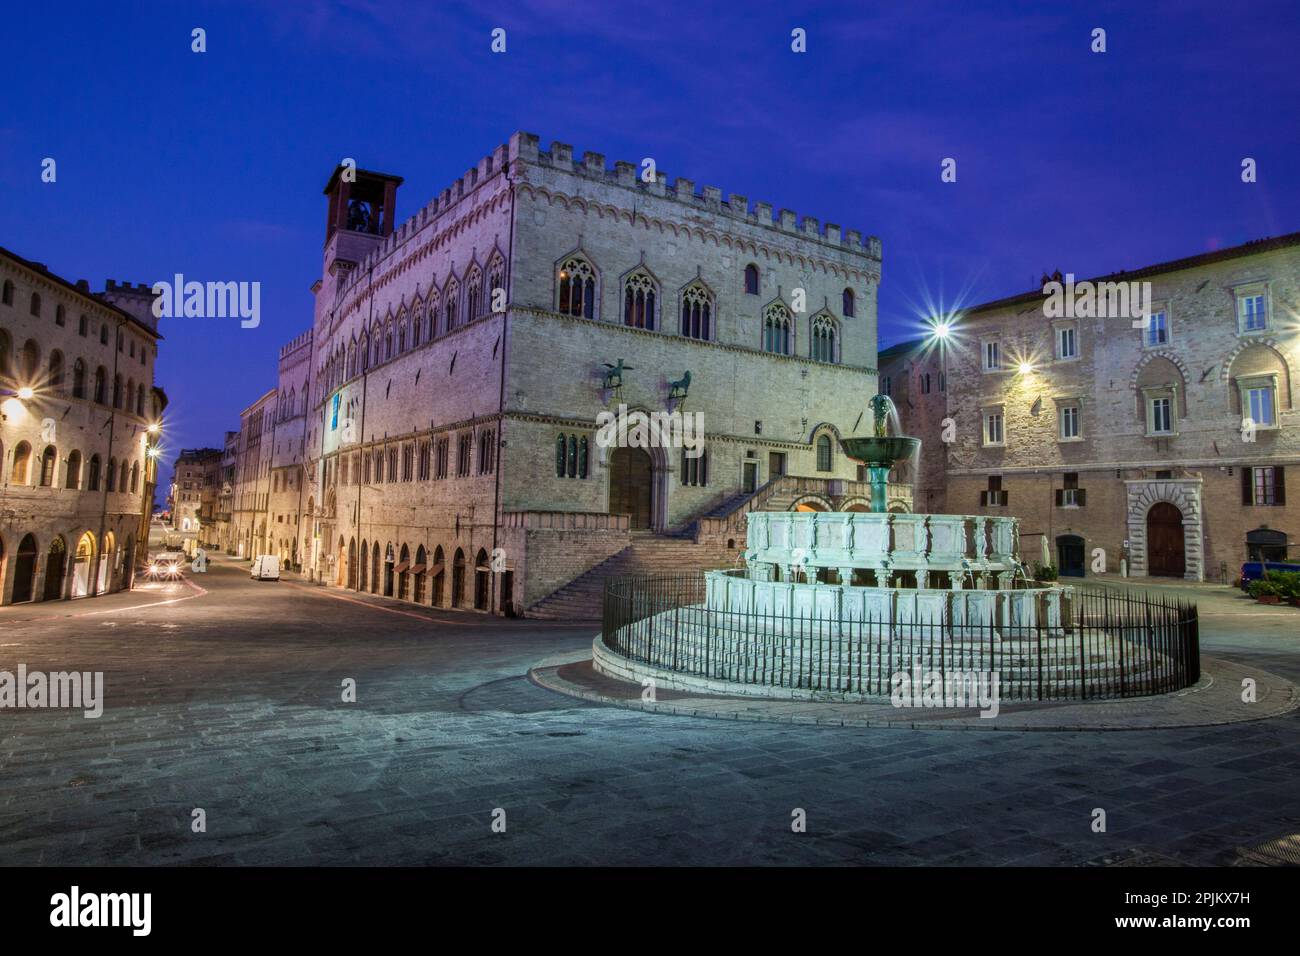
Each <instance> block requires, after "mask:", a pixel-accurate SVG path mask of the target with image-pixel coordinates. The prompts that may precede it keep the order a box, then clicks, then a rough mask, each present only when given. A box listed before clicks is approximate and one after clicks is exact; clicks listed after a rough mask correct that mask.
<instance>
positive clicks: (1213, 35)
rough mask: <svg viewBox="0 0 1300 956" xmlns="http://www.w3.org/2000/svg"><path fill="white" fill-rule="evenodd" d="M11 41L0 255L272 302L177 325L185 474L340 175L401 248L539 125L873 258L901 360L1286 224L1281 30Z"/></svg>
mask: <svg viewBox="0 0 1300 956" xmlns="http://www.w3.org/2000/svg"><path fill="white" fill-rule="evenodd" d="M196 27H200V28H202V29H203V30H205V31H206V42H207V51H206V52H204V53H195V52H193V51H192V50H191V43H192V40H191V31H192V30H193V29H194V28H196ZM497 28H500V29H504V30H505V31H506V33H505V38H506V52H505V53H500V54H494V53H493V52H492V51H491V48H490V47H491V40H492V31H493V30H494V29H497ZM796 28H798V29H802V30H804V31H806V38H807V41H806V48H807V51H806V52H804V53H795V52H793V51H792V49H791V44H792V38H791V32H792V31H793V30H795V29H796ZM1098 28H1100V29H1103V30H1105V45H1106V50H1105V52H1104V53H1098V52H1093V50H1092V46H1093V45H1094V39H1093V31H1094V30H1095V29H1098ZM5 34H6V36H7V37H8V38H9V42H7V43H6V45H5V55H4V57H3V58H2V59H0V79H3V83H4V86H3V89H4V90H5V93H6V95H5V97H4V104H3V108H2V109H0V199H2V200H3V201H0V245H3V246H5V247H7V248H9V249H12V250H14V251H15V252H17V253H18V254H20V255H22V256H24V257H26V258H28V259H33V260H36V261H38V262H42V263H45V264H46V265H47V266H48V267H49V268H50V269H51V270H53V271H54V272H55V273H57V274H59V275H61V276H63V277H64V278H67V279H70V280H75V279H78V278H86V279H89V280H90V282H91V285H92V288H95V289H102V288H103V286H104V282H105V280H106V279H108V278H113V279H117V280H128V281H131V282H147V283H153V282H155V281H158V280H160V279H165V278H170V277H171V276H172V275H173V274H174V273H177V272H180V273H183V274H184V275H185V276H186V277H187V278H191V279H198V280H200V281H208V280H213V281H257V282H260V283H261V313H262V319H261V324H260V325H259V326H258V327H257V328H241V327H240V323H239V322H238V320H236V319H164V320H163V321H162V327H161V331H162V333H163V335H164V341H163V342H162V343H161V346H160V354H159V361H158V370H157V384H159V385H161V386H162V387H163V388H164V389H165V390H166V392H167V394H168V396H169V398H170V401H171V404H170V406H169V408H168V413H167V435H166V440H165V449H166V450H167V451H168V452H171V453H174V452H175V451H176V450H178V449H180V448H182V447H198V446H213V447H220V446H221V444H222V442H223V436H224V433H225V431H226V430H228V429H236V428H238V426H239V412H240V410H241V409H242V408H244V407H246V406H247V405H248V404H249V403H251V402H252V401H253V400H254V399H256V398H257V397H258V396H259V395H261V394H262V393H263V392H265V391H266V390H267V389H268V388H271V387H273V386H274V384H275V375H276V360H277V355H278V350H279V347H280V345H282V344H283V343H285V342H287V341H288V340H289V339H291V338H293V337H294V336H296V335H297V334H299V333H300V332H302V331H304V330H306V329H307V328H308V327H309V326H310V323H311V316H312V297H311V292H310V287H311V284H312V283H313V282H314V281H315V279H316V278H317V277H318V276H319V275H320V270H321V252H322V244H323V241H324V226H325V212H326V210H325V198H324V197H323V196H322V194H321V191H322V189H323V188H324V185H325V182H326V180H327V179H328V177H329V175H330V173H331V171H332V170H333V168H334V166H335V164H336V163H337V162H339V161H340V160H341V159H342V158H343V157H354V158H355V159H356V160H357V162H358V164H359V165H360V166H361V167H363V168H369V169H379V170H383V171H385V172H392V173H396V174H398V175H401V176H404V177H405V180H406V182H405V184H404V185H403V186H402V187H401V189H400V190H399V192H398V200H397V213H398V221H399V222H401V221H404V220H405V219H406V218H407V217H408V216H409V215H411V214H412V213H413V212H415V211H417V210H418V209H419V208H420V207H421V206H423V205H424V204H425V203H427V202H428V201H429V200H430V199H431V198H433V197H434V196H435V195H436V194H438V193H439V192H441V191H442V190H443V189H444V188H446V187H447V186H448V185H449V184H450V183H452V182H453V181H454V180H455V179H456V178H458V177H459V176H461V175H462V174H463V173H464V172H465V170H466V169H468V168H469V167H470V166H472V165H474V164H475V163H476V162H477V161H478V159H479V158H480V157H482V156H484V155H486V154H487V153H489V152H490V151H491V150H492V149H493V148H494V147H495V146H496V145H498V144H500V143H503V142H505V141H506V140H507V139H508V138H509V136H510V134H511V133H512V132H513V131H515V130H521V129H522V130H527V131H529V132H533V133H537V134H538V135H539V136H540V137H541V143H542V148H544V149H545V148H546V147H547V145H548V144H549V143H550V142H551V141H552V140H558V141H560V142H565V143H569V144H571V145H572V146H573V147H574V151H575V155H581V153H582V152H583V151H585V150H591V151H594V152H598V153H603V154H605V156H606V158H607V161H608V162H609V163H610V164H611V165H612V163H613V162H614V161H615V160H626V161H629V162H634V163H638V164H639V163H640V162H641V160H642V159H643V158H645V157H653V158H654V160H655V163H656V166H657V168H658V170H659V171H660V172H663V173H666V174H667V175H668V176H669V177H670V179H671V178H673V177H676V176H678V175H680V176H683V177H685V178H688V179H692V180H694V181H695V182H696V183H697V184H700V185H703V184H709V185H714V186H718V187H720V188H721V189H722V191H723V193H724V194H726V193H728V192H736V193H740V194H742V195H745V196H748V197H749V199H750V201H751V202H754V201H758V200H762V201H765V202H770V203H771V204H772V205H773V207H774V208H783V207H784V208H788V209H793V210H796V211H797V212H799V213H800V214H806V215H811V216H815V217H817V218H818V219H819V220H821V221H822V222H823V223H824V222H835V223H839V224H840V225H841V226H843V227H844V228H845V229H859V230H861V232H862V233H863V235H876V236H879V237H880V239H881V241H882V244H883V257H884V261H883V268H882V281H881V289H880V297H879V325H880V346H881V347H882V348H883V347H885V346H888V345H890V344H893V343H895V342H898V341H901V340H903V339H904V338H907V337H910V336H912V335H914V334H916V332H917V331H918V329H919V322H920V320H921V319H922V317H923V316H924V315H926V314H927V312H928V311H929V310H930V309H933V308H936V307H939V308H944V309H949V308H952V307H954V306H960V305H972V304H975V303H978V302H983V301H987V300H990V299H994V298H998V297H1001V296H1004V295H1010V294H1014V293H1018V292H1024V291H1028V290H1029V289H1030V288H1033V287H1034V286H1035V285H1036V283H1037V279H1038V277H1039V276H1040V275H1041V274H1042V273H1043V272H1052V271H1055V270H1057V269H1059V270H1061V271H1062V272H1074V273H1075V274H1076V275H1078V276H1080V277H1084V276H1088V275H1098V274H1103V273H1107V272H1112V271H1115V270H1119V269H1130V268H1136V267H1139V266H1142V265H1147V264H1151V263H1155V262H1161V261H1165V260H1168V259H1173V258H1179V257H1181V256H1185V255H1193V254H1196V253H1199V252H1204V251H1208V250H1212V249H1216V248H1221V247H1223V246H1229V245H1235V244H1237V243H1240V242H1244V241H1247V240H1250V239H1256V238H1262V237H1264V236H1274V235H1279V234H1282V233H1287V232H1294V231H1297V230H1300V170H1298V169H1297V158H1298V157H1300V115H1298V114H1300V95H1298V94H1300V70H1297V68H1296V52H1295V51H1296V50H1297V49H1298V48H1300V4H1298V3H1295V2H1290V3H1284V2H1253V0H1251V2H1235V3H1231V4H1224V3H1222V2H1221V0H1210V2H1199V0H1179V2H1159V0H1157V2H1149V0H1143V2H1141V3H1134V2H1131V0H1125V2H1116V3H1013V2H979V0H966V2H958V3H949V4H943V3H927V2H910V0H909V2H892V0H891V2H877V3H867V2H852V3H817V4H800V3H765V2H754V0H750V2H744V3H740V2H733V3H718V4H712V3H707V2H701V0H695V2H689V3H676V2H669V3H659V4H651V3H636V4H627V3H610V2H597V0H564V2H560V0H524V2H521V3H484V2H479V3H473V4H465V3H442V2H429V0H425V2H413V3H406V2H400V0H384V2H376V0H341V2H333V3H326V2H306V0H276V2H264V3H245V2H234V0H231V2H217V3H179V2H169V3H156V4H155V3H129V2H124V3H114V4H111V5H110V4H103V3H84V4H80V3H57V2H46V3H39V4H22V5H18V4H15V5H12V6H11V8H10V9H8V10H7V11H6V14H5ZM1247 157H1249V158H1252V159H1254V160H1255V163H1256V170H1257V179H1256V181H1255V182H1253V183H1243V182H1242V177H1241V164H1242V161H1243V159H1245V158H1247ZM46 158H53V159H55V161H56V163H57V166H56V171H57V179H56V181H55V182H53V183H48V182H42V176H41V173H42V162H43V160H44V159H46ZM948 158H951V159H955V160H956V173H957V176H956V181H955V182H943V181H942V178H941V172H942V163H943V161H944V160H945V159H948Z"/></svg>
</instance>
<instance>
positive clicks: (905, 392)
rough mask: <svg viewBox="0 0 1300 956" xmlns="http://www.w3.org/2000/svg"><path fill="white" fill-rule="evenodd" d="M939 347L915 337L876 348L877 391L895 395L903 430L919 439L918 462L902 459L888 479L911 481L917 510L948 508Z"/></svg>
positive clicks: (944, 384)
mask: <svg viewBox="0 0 1300 956" xmlns="http://www.w3.org/2000/svg"><path fill="white" fill-rule="evenodd" d="M943 348H945V346H943V345H942V344H940V343H937V342H931V341H930V340H928V339H915V340H911V341H907V342H901V343H899V344H898V345H893V346H890V347H889V348H887V349H881V351H880V361H879V366H880V391H881V392H882V393H883V394H885V395H888V396H889V397H890V398H891V399H893V401H894V407H895V408H897V409H898V417H899V420H900V421H901V422H903V423H905V424H906V428H905V431H906V433H907V434H908V435H911V436H912V437H914V438H919V439H921V451H920V453H919V454H918V455H917V458H916V461H915V462H908V463H902V462H900V463H899V464H898V465H896V466H895V467H894V470H893V472H892V473H891V475H890V478H891V480H893V481H896V482H898V483H899V484H906V485H909V486H910V487H911V489H912V497H913V500H914V502H915V507H916V510H917V511H918V512H923V513H926V514H937V513H941V512H944V511H946V510H947V508H946V506H945V493H946V469H947V463H948V456H947V451H948V446H947V445H946V444H945V443H944V441H943V430H944V429H943V420H944V418H945V417H946V416H947V414H948V396H947V382H946V375H947V373H946V370H945V369H944V362H943V352H942V349H943Z"/></svg>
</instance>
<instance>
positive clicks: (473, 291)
mask: <svg viewBox="0 0 1300 956" xmlns="http://www.w3.org/2000/svg"><path fill="white" fill-rule="evenodd" d="M465 283H466V291H465V321H466V322H473V321H474V320H475V319H477V318H478V317H479V315H480V314H481V313H482V311H483V272H482V270H481V269H479V267H478V266H475V267H474V268H473V269H471V270H470V273H469V276H468V278H466V280H465Z"/></svg>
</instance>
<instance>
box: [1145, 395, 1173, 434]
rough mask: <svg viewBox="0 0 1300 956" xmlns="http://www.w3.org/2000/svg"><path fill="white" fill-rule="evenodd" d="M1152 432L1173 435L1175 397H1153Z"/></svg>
mask: <svg viewBox="0 0 1300 956" xmlns="http://www.w3.org/2000/svg"><path fill="white" fill-rule="evenodd" d="M1150 417H1151V434H1153V435H1171V434H1173V431H1174V417H1173V399H1171V398H1153V399H1151V402H1150Z"/></svg>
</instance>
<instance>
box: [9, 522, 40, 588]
mask: <svg viewBox="0 0 1300 956" xmlns="http://www.w3.org/2000/svg"><path fill="white" fill-rule="evenodd" d="M35 591H36V539H35V538H33V537H32V536H31V535H30V534H29V535H24V536H23V540H22V541H20V542H19V543H18V559H17V561H16V562H15V563H14V600H13V603H14V604H22V603H23V602H24V601H30V600H31V599H32V597H33V596H34V595H35Z"/></svg>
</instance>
